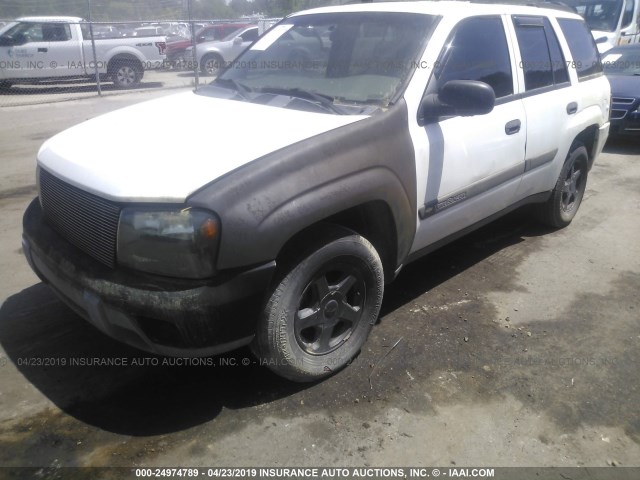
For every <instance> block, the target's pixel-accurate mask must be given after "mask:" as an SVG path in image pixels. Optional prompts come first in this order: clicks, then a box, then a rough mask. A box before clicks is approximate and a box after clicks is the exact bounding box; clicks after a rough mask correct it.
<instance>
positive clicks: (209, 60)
mask: <svg viewBox="0 0 640 480" xmlns="http://www.w3.org/2000/svg"><path fill="white" fill-rule="evenodd" d="M223 66H224V59H223V58H222V57H221V56H220V55H217V54H211V55H207V56H206V57H204V58H203V59H202V63H201V64H200V71H201V72H202V74H203V75H217V74H218V73H219V72H220V70H221V69H222V67H223Z"/></svg>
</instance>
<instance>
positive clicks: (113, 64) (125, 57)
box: [107, 53, 144, 76]
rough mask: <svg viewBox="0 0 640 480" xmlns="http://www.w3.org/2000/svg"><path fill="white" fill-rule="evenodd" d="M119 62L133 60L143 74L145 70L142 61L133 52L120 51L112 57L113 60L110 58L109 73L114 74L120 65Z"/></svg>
mask: <svg viewBox="0 0 640 480" xmlns="http://www.w3.org/2000/svg"><path fill="white" fill-rule="evenodd" d="M119 62H131V63H133V64H135V66H136V67H137V68H138V73H139V74H140V75H141V76H142V73H143V72H144V67H143V65H142V62H141V61H140V59H139V58H138V57H136V56H135V55H134V54H132V53H118V54H117V55H114V56H113V57H111V60H109V63H108V64H107V73H108V74H113V73H114V70H115V69H116V68H117V67H118V64H119Z"/></svg>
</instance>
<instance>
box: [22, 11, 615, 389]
mask: <svg viewBox="0 0 640 480" xmlns="http://www.w3.org/2000/svg"><path fill="white" fill-rule="evenodd" d="M609 105H610V89H609V84H608V82H607V80H606V78H605V77H604V76H603V75H602V68H601V65H600V61H599V57H598V52H597V49H596V46H595V44H594V41H593V38H592V36H591V34H590V32H589V30H588V28H587V27H586V26H585V24H584V22H583V20H582V19H581V18H580V17H579V16H577V15H575V14H573V13H571V12H568V11H564V10H561V9H546V8H537V7H532V6H513V5H496V4H481V3H462V2H433V3H432V2H411V3H387V4H382V3H374V4H370V3H368V4H358V5H348V6H341V7H328V8H321V9H316V10H311V11H306V12H299V13H296V14H293V15H291V16H289V17H287V18H285V19H284V20H282V21H281V22H280V23H279V24H277V25H276V26H274V27H273V28H272V29H271V30H269V31H268V32H267V33H266V34H265V35H264V36H262V37H261V38H260V39H258V40H257V41H256V42H255V43H253V44H252V45H251V46H250V47H249V48H248V49H246V50H245V51H244V52H243V53H242V54H241V55H240V57H239V58H238V59H237V61H236V62H234V63H233V64H232V65H230V66H228V67H227V68H226V69H225V70H224V71H223V72H222V73H221V74H220V76H219V77H218V78H217V79H216V80H215V81H214V82H213V83H212V84H211V85H210V86H208V87H206V88H204V89H202V90H200V91H198V92H195V93H184V94H178V95H175V96H171V97H165V98H162V99H159V100H155V101H151V102H148V103H143V104H139V105H135V106H133V107H130V108H128V109H125V110H122V111H118V112H114V113H110V114H107V115H105V116H102V117H99V118H97V119H93V120H90V121H88V122H85V123H83V124H81V125H78V126H76V127H73V128H71V129H69V130H67V131H65V132H63V133H61V134H59V135H57V136H56V137H54V138H52V139H50V140H48V141H47V142H46V143H45V144H44V145H43V146H42V148H41V150H40V152H39V153H38V178H39V188H40V194H39V201H38V200H36V201H34V202H33V203H32V204H31V205H30V206H29V208H28V210H27V212H26V213H25V217H24V242H23V243H24V251H25V254H26V256H27V258H28V260H29V262H30V264H31V266H32V268H33V269H34V270H35V271H36V272H37V273H38V274H39V275H40V277H41V278H42V279H43V280H44V281H45V282H47V283H49V284H50V285H51V286H52V287H53V289H54V290H55V291H56V292H58V293H59V295H60V297H61V298H63V299H64V300H65V301H66V302H68V303H69V304H70V305H71V306H73V307H74V308H75V310H76V311H78V312H80V313H81V314H82V315H83V316H84V317H86V318H87V319H88V320H89V321H90V322H91V323H92V324H94V325H95V326H96V327H98V328H99V329H100V330H102V331H103V332H105V333H107V334H108V335H110V336H112V337H114V338H116V339H119V340H121V341H123V342H126V343H128V344H130V345H134V346H136V347H139V348H141V349H144V350H148V351H152V352H156V353H161V354H166V355H192V356H193V355H210V354H215V353H220V352H224V351H226V350H230V349H233V348H236V347H239V346H242V345H251V347H252V348H253V350H254V352H255V353H256V355H258V356H259V357H260V358H261V359H262V363H263V364H264V365H267V366H268V367H269V368H272V369H273V370H275V371H276V372H278V373H279V374H281V375H283V376H285V377H287V378H290V379H292V380H296V381H310V380H314V379H317V378H320V377H323V376H326V375H329V374H330V373H331V372H335V371H336V370H338V369H339V368H341V367H343V366H345V365H347V364H348V362H349V361H350V359H351V358H353V356H354V355H356V353H357V352H358V351H359V349H360V348H361V346H362V345H363V343H364V342H365V340H366V338H367V336H368V334H369V332H370V330H371V328H372V326H373V325H374V324H375V323H376V319H377V317H378V314H379V310H380V305H381V303H382V296H383V289H384V284H385V283H386V282H390V281H391V280H393V278H394V277H395V276H396V275H397V274H398V272H399V271H400V269H401V267H402V266H403V265H404V264H406V263H408V262H410V261H413V260H415V259H417V258H419V257H420V256H422V255H424V254H426V253H428V252H430V251H433V250H434V249H436V248H437V247H439V246H440V245H443V244H444V243H446V242H448V241H451V240H452V239H454V238H456V237H458V236H460V235H462V234H464V233H465V232H468V231H470V230H472V229H474V228H477V227H479V226H480V225H483V224H486V223H487V222H489V221H490V220H491V219H493V218H496V217H497V216H499V215H502V214H504V213H505V212H507V211H509V210H512V209H514V208H516V207H518V206H520V205H524V204H530V203H533V204H536V205H537V212H538V214H539V217H540V219H541V220H543V221H544V222H546V223H547V224H549V225H552V226H554V227H557V228H560V227H564V226H566V225H568V224H569V223H570V222H571V220H572V219H573V218H574V216H575V214H576V211H577V210H578V207H579V205H580V202H581V200H582V198H583V194H584V191H585V187H586V182H587V174H588V172H589V169H590V167H591V165H592V164H593V162H594V160H595V158H596V157H597V156H598V154H599V153H600V151H601V150H602V147H603V145H604V142H605V140H606V138H607V134H608V130H609ZM171 109H175V110H180V111H181V112H183V113H182V114H183V116H185V117H187V118H190V119H191V121H190V122H184V123H183V124H181V125H178V126H176V127H175V128H174V130H173V131H172V136H173V138H174V139H175V138H182V139H183V140H184V141H176V142H171V143H170V144H167V143H166V142H164V143H161V142H157V141H155V140H156V139H157V135H158V132H162V131H163V130H164V128H165V125H164V120H163V119H164V117H165V115H163V113H164V112H166V111H167V110H171ZM105 137H107V138H110V139H117V141H109V142H105V141H104V138H105ZM96 144H99V145H101V148H100V149H95V148H92V146H93V145H96ZM123 144H124V145H127V155H122V149H121V145H123ZM212 147H214V148H212ZM87 152H91V153H90V154H88V153H87Z"/></svg>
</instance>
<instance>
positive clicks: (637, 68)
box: [602, 48, 640, 76]
mask: <svg viewBox="0 0 640 480" xmlns="http://www.w3.org/2000/svg"><path fill="white" fill-rule="evenodd" d="M602 67H603V69H604V73H605V74H606V75H629V76H632V75H640V49H638V48H636V49H633V50H631V51H626V52H620V51H618V52H616V51H614V52H608V53H607V54H606V55H605V56H604V58H603V59H602Z"/></svg>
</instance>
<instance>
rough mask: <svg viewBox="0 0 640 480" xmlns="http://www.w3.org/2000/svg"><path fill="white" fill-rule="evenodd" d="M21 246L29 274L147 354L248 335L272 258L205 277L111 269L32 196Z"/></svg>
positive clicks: (227, 346) (231, 343)
mask: <svg viewBox="0 0 640 480" xmlns="http://www.w3.org/2000/svg"><path fill="white" fill-rule="evenodd" d="M22 244H23V249H24V254H25V256H26V257H27V260H28V262H29V265H30V266H31V268H32V269H33V270H34V272H35V273H36V274H37V275H38V276H39V277H40V279H42V281H44V282H45V283H47V284H49V285H50V286H51V287H52V289H53V290H54V291H55V292H56V293H57V294H58V296H59V297H60V298H61V299H62V300H63V301H64V302H65V303H66V304H67V305H69V306H70V307H71V308H72V309H73V310H75V311H76V312H77V313H78V314H80V315H81V316H82V317H84V318H85V319H87V320H88V321H89V322H90V323H91V324H93V325H94V326H95V327H97V328H98V329H99V330H101V331H102V332H104V333H105V334H107V335H108V336H110V337H112V338H114V339H116V340H119V341H121V342H123V343H126V344H128V345H131V346H133V347H136V348H139V349H141V350H145V351H148V352H152V353H156V354H160V355H171V356H189V357H195V356H205V355H213V354H217V353H222V352H225V351H229V350H233V349H235V348H237V347H240V346H242V345H246V344H248V343H250V342H251V340H252V339H253V335H254V331H255V325H256V321H257V315H258V312H259V310H260V305H261V304H262V301H263V294H264V291H265V290H266V288H267V286H268V285H269V283H270V281H271V277H272V275H273V271H274V269H275V262H270V263H267V264H265V265H261V266H258V267H256V268H253V269H250V270H244V271H240V272H228V273H226V274H221V275H219V276H218V277H216V278H215V279H211V280H209V281H188V280H181V279H171V278H165V277H158V276H151V275H143V274H138V273H136V272H132V271H125V270H124V269H123V270H119V269H110V268H108V267H105V266H103V265H102V264H100V263H98V262H96V261H95V260H94V259H92V258H91V257H89V256H88V255H86V254H84V253H83V252H81V251H80V250H78V249H77V248H76V247H74V246H73V245H71V244H70V243H69V242H67V241H66V240H65V239H63V238H62V237H61V236H60V235H59V234H58V233H57V232H56V231H55V230H53V229H52V228H51V227H50V226H49V225H48V224H47V223H46V222H45V221H44V219H43V216H42V210H41V209H40V204H39V202H38V200H37V199H36V200H34V201H33V202H32V203H31V204H30V205H29V207H28V208H27V211H26V212H25V215H24V219H23V240H22Z"/></svg>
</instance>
